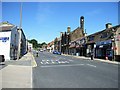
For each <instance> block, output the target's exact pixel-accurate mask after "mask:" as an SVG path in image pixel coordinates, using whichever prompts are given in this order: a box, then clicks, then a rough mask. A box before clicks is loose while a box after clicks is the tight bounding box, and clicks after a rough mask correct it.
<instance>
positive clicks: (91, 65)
mask: <svg viewBox="0 0 120 90" xmlns="http://www.w3.org/2000/svg"><path fill="white" fill-rule="evenodd" d="M87 65H88V66H92V67H96V66H95V65H92V64H87Z"/></svg>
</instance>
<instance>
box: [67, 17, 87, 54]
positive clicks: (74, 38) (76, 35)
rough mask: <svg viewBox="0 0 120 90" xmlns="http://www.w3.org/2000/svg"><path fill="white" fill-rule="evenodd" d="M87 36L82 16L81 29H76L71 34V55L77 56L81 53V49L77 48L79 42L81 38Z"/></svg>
mask: <svg viewBox="0 0 120 90" xmlns="http://www.w3.org/2000/svg"><path fill="white" fill-rule="evenodd" d="M84 36H85V32H84V17H83V16H81V17H80V27H78V28H76V29H75V30H73V31H72V32H71V33H70V40H71V41H70V42H69V45H70V47H69V54H71V55H76V53H79V54H80V52H81V50H80V48H79V47H77V48H76V46H78V45H77V44H78V43H76V41H77V40H79V39H80V38H82V37H84Z"/></svg>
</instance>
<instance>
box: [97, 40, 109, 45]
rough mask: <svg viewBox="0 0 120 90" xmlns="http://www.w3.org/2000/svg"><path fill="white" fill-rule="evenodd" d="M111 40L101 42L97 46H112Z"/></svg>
mask: <svg viewBox="0 0 120 90" xmlns="http://www.w3.org/2000/svg"><path fill="white" fill-rule="evenodd" d="M110 43H111V40H107V41H101V42H97V43H96V45H105V44H110Z"/></svg>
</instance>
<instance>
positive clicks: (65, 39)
mask: <svg viewBox="0 0 120 90" xmlns="http://www.w3.org/2000/svg"><path fill="white" fill-rule="evenodd" d="M69 42H70V27H67V32H65V33H62V35H61V52H62V53H63V54H69Z"/></svg>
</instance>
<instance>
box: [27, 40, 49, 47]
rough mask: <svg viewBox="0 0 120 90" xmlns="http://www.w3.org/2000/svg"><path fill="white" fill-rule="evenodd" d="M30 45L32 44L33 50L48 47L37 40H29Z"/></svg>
mask: <svg viewBox="0 0 120 90" xmlns="http://www.w3.org/2000/svg"><path fill="white" fill-rule="evenodd" d="M28 42H29V43H32V44H33V48H35V49H37V48H42V46H43V45H47V44H46V43H45V42H43V43H41V44H40V43H38V41H37V40H35V39H31V40H28Z"/></svg>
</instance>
